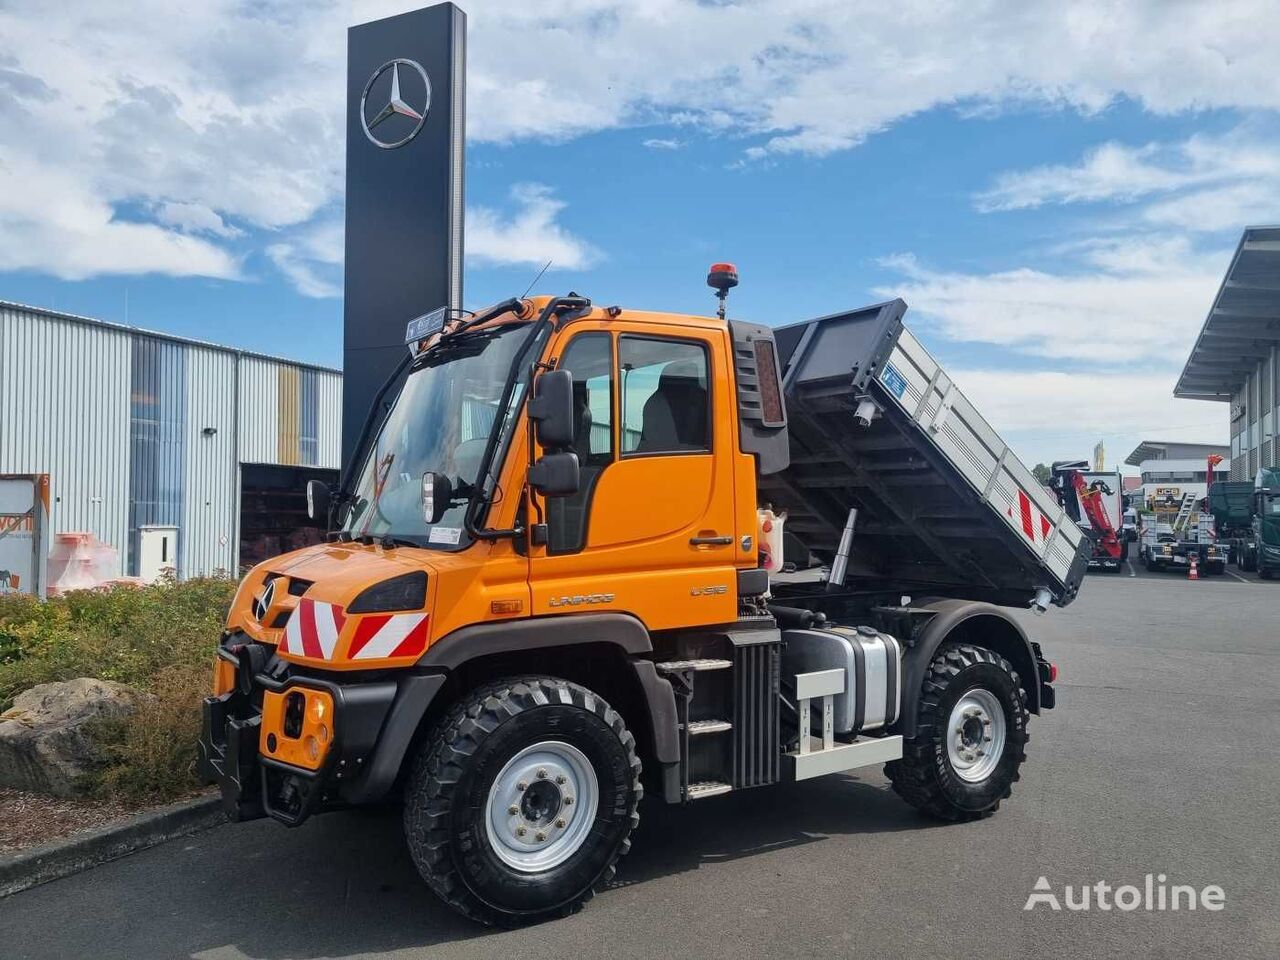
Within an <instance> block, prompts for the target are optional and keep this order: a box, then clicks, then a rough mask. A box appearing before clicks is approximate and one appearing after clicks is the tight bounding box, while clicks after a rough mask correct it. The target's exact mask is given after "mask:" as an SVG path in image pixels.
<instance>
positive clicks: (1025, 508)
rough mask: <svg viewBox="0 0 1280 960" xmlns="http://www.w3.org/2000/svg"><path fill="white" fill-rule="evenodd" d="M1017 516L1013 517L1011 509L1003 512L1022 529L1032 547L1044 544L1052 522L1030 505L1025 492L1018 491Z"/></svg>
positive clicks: (1051, 527)
mask: <svg viewBox="0 0 1280 960" xmlns="http://www.w3.org/2000/svg"><path fill="white" fill-rule="evenodd" d="M1017 507H1018V514H1017V516H1014V513H1013V507H1012V506H1011V507H1009V509H1008V510H1006V511H1005V513H1007V514H1008V515H1009V517H1010V518H1011V519H1012V520H1013V521H1014V523H1015V524H1019V525H1021V527H1022V535H1023V536H1024V537H1026V538H1027V540H1028V541H1030V543H1031V544H1032V545H1033V546H1036V545H1039V544H1041V543H1044V541H1045V540H1047V539H1048V538H1049V531H1050V530H1052V529H1053V522H1052V521H1051V520H1050V519H1049V518H1048V517H1046V516H1045V515H1044V514H1043V513H1041V512H1040V511H1039V510H1037V509H1036V507H1035V506H1034V505H1033V504H1032V503H1031V498H1030V497H1028V496H1027V494H1026V491H1023V490H1019V491H1018V504H1017Z"/></svg>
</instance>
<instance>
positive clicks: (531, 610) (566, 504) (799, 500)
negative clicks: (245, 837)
mask: <svg viewBox="0 0 1280 960" xmlns="http://www.w3.org/2000/svg"><path fill="white" fill-rule="evenodd" d="M708 281H709V283H710V285H711V286H712V287H713V288H715V289H716V290H717V292H718V293H719V294H720V295H721V302H722V303H723V294H724V293H725V292H726V290H727V289H728V287H730V286H732V285H733V284H734V283H736V281H737V273H736V270H733V268H732V267H731V266H730V265H727V264H721V265H717V268H716V269H715V270H713V271H712V273H711V275H710V276H709V278H708ZM905 310H906V305H905V304H904V303H903V302H902V301H900V300H894V301H890V302H888V303H883V304H876V305H874V306H871V307H867V308H864V309H861V310H853V311H849V312H844V313H839V314H833V315H831V316H828V317H823V318H820V319H818V320H812V321H807V322H802V323H796V324H792V325H790V326H786V327H781V328H778V329H773V328H770V327H768V326H763V325H760V324H754V323H748V322H744V321H741V320H737V319H726V318H724V316H723V311H721V314H722V315H721V316H716V317H696V316H685V315H678V314H671V313H654V312H644V311H638V310H633V309H631V308H629V307H619V306H598V305H596V304H593V303H592V302H591V301H590V300H589V299H588V298H586V297H583V296H579V295H577V294H573V293H571V294H569V295H567V296H551V297H547V296H543V297H533V298H528V299H525V298H516V299H511V300H507V301H504V302H502V303H499V304H496V305H494V306H492V307H489V308H487V309H484V310H480V311H478V312H477V313H475V314H473V315H470V316H468V317H466V318H465V319H460V318H455V317H452V316H451V315H450V314H448V313H447V312H446V311H444V310H439V311H436V312H434V313H433V314H428V315H426V316H424V317H420V318H417V319H416V320H414V321H412V322H411V323H410V324H409V328H408V330H407V332H406V342H407V346H408V350H407V356H406V357H405V359H404V362H403V364H402V366H401V369H399V370H397V371H396V373H395V375H393V377H392V378H391V379H389V380H388V382H387V385H385V386H384V388H383V390H382V391H381V392H380V394H379V395H378V396H377V397H376V398H375V401H374V405H373V409H371V411H370V413H369V416H368V418H367V420H366V423H365V429H364V435H363V437H362V439H361V442H360V443H359V444H358V446H357V449H356V451H355V453H354V454H353V456H352V458H351V460H350V462H349V463H348V465H347V467H346V470H345V472H344V475H343V478H342V481H341V483H340V487H339V489H337V490H329V489H328V488H327V487H325V486H324V485H322V484H319V483H314V482H313V483H312V484H310V485H309V486H308V500H309V503H310V506H311V509H312V510H313V512H314V513H315V514H316V515H318V516H325V515H328V517H329V519H330V524H331V528H332V532H331V534H330V535H329V537H328V540H327V542H325V543H323V544H319V545H314V546H310V547H306V548H303V549H301V550H297V551H294V552H291V553H286V554H283V555H281V556H279V557H275V558H272V559H270V560H267V561H265V562H264V563H261V564H259V565H258V566H256V567H254V568H253V569H252V570H251V571H250V572H249V573H248V574H247V575H246V576H245V578H244V580H243V581H242V583H241V584H240V586H239V589H238V591H237V593H236V596H235V599H234V601H233V603H232V606H231V609H230V612H229V614H228V616H227V620H226V626H225V631H224V633H223V636H222V639H221V642H220V644H219V647H218V650H217V657H216V660H215V666H214V692H213V694H212V695H211V696H210V697H208V698H207V699H206V700H205V701H204V705H203V723H202V732H201V735H200V741H199V751H200V758H201V770H202V771H203V773H204V774H205V776H206V778H207V779H208V780H209V781H211V782H213V783H216V784H218V786H219V788H220V790H221V794H222V801H223V805H224V808H225V809H226V811H227V813H228V815H229V816H230V817H231V818H232V819H237V820H247V819H252V818H256V817H263V816H269V817H272V818H274V819H276V820H278V821H280V822H281V823H283V824H285V825H288V826H296V825H298V824H300V823H303V822H305V821H306V820H307V819H308V818H309V817H311V816H313V815H316V814H320V813H323V812H324V811H326V810H330V809H333V808H336V807H342V806H350V805H358V804H368V803H374V802H377V801H380V800H382V799H383V798H385V797H388V796H396V795H398V796H401V797H403V801H404V806H403V820H404V832H405V837H406V841H407V844H408V848H409V851H410V854H411V856H412V859H413V862H414V864H415V865H416V866H417V868H418V870H419V872H420V873H421V875H422V876H423V878H424V880H425V881H426V883H427V885H428V886H429V887H430V888H431V889H432V890H433V891H435V892H436V893H437V894H438V895H439V896H440V897H441V898H443V899H444V900H445V901H446V902H447V903H448V904H450V905H451V906H452V907H454V908H455V909H457V910H459V911H460V912H462V913H464V914H466V915H467V916H469V917H472V918H474V919H476V920H478V921H480V922H483V923H488V924H503V925H509V924H518V923H524V922H531V921H536V920H540V919H545V918H549V917H555V916H563V915H565V914H567V913H570V912H573V911H574V910H576V909H578V908H579V907H581V906H582V904H583V903H585V902H586V901H587V900H588V899H590V897H591V896H592V895H593V893H594V891H596V890H597V889H599V888H600V887H601V886H602V885H603V884H605V883H606V882H607V881H608V880H609V879H610V878H611V877H612V876H613V874H614V870H615V868H616V865H617V862H618V860H619V858H620V857H621V856H622V855H623V854H624V853H625V852H626V851H627V849H628V848H629V845H630V836H631V833H632V831H633V829H634V828H635V826H636V824H637V822H638V817H639V814H638V806H637V805H638V802H639V800H640V798H641V795H642V794H643V793H646V792H652V793H655V794H656V795H657V796H658V797H659V798H661V799H662V800H664V801H666V802H668V803H672V804H686V803H691V802H699V803H702V802H714V801H713V800H712V799H711V798H714V797H717V796H721V795H723V794H728V793H735V792H738V791H742V790H748V789H756V788H762V787H766V786H768V785H770V784H775V783H779V782H783V781H799V780H807V779H810V778H813V777H818V776H823V775H827V774H832V773H837V772H840V771H846V770H852V769H857V768H860V767H871V766H881V765H884V766H885V769H886V772H887V774H888V776H889V779H890V781H891V782H892V784H893V788H894V790H895V791H896V792H897V793H898V794H899V795H900V796H901V797H902V798H903V799H904V800H905V801H906V802H907V803H909V804H911V805H913V806H915V807H917V808H919V809H920V810H922V811H924V812H926V813H927V814H930V815H932V816H934V817H937V818H939V819H942V820H946V821H965V820H974V819H978V818H982V817H986V816H988V815H990V814H991V813H993V812H994V811H995V810H996V808H997V807H999V805H1000V804H1001V802H1002V801H1003V800H1005V799H1006V798H1007V797H1009V796H1010V792H1011V790H1012V788H1013V785H1014V783H1015V781H1017V780H1018V779H1019V770H1020V768H1021V766H1022V764H1023V761H1024V759H1025V756H1026V743H1027V724H1028V719H1029V716H1030V715H1033V714H1040V713H1042V712H1043V711H1045V710H1048V709H1050V708H1052V707H1053V706H1054V704H1055V701H1056V694H1055V688H1054V686H1053V681H1054V680H1055V679H1056V676H1057V668H1056V667H1055V666H1054V665H1053V664H1051V663H1050V662H1049V660H1048V659H1047V658H1046V657H1045V655H1044V653H1043V652H1042V651H1041V648H1040V646H1039V644H1038V643H1036V642H1035V641H1034V640H1032V639H1030V638H1029V637H1028V636H1027V634H1026V632H1025V631H1024V629H1023V626H1022V623H1021V621H1020V620H1019V619H1017V618H1015V617H1014V616H1012V615H1011V614H1010V613H1009V612H1008V610H1007V609H1006V608H1022V609H1025V608H1028V607H1031V608H1032V609H1034V610H1036V611H1040V612H1043V611H1044V610H1045V609H1046V608H1048V607H1049V606H1052V605H1057V606H1065V605H1066V604H1069V603H1070V602H1071V601H1072V600H1073V598H1074V597H1075V596H1076V594H1077V591H1078V589H1079V587H1080V583H1081V580H1082V577H1083V573H1084V569H1085V565H1086V563H1087V561H1088V557H1089V554H1090V549H1091V548H1090V546H1089V543H1088V541H1087V539H1086V538H1085V537H1084V536H1083V534H1082V533H1081V531H1080V530H1079V528H1078V527H1077V526H1076V525H1075V524H1074V523H1072V522H1070V521H1069V520H1067V519H1064V516H1063V512H1062V510H1061V509H1059V508H1058V506H1057V505H1056V504H1054V503H1053V502H1052V498H1050V497H1049V496H1048V494H1047V493H1046V492H1045V491H1044V490H1043V488H1042V487H1041V486H1040V485H1039V484H1038V483H1036V481H1035V479H1034V478H1033V476H1032V474H1031V472H1030V471H1029V470H1028V469H1027V468H1026V467H1025V466H1024V465H1023V464H1022V463H1021V462H1019V461H1018V459H1017V458H1016V457H1015V456H1014V454H1013V453H1012V451H1011V450H1010V449H1009V448H1008V446H1007V445H1005V444H1004V442H1003V441H1001V440H1000V439H999V437H998V435H997V434H996V433H995V431H994V430H992V429H991V427H990V425H989V424H987V423H986V421H985V420H983V419H982V417H981V416H980V415H979V414H978V412H977V411H976V410H975V409H974V408H973V407H972V405H971V404H970V403H969V401H968V399H967V398H966V397H965V396H964V394H963V393H962V392H961V391H960V390H959V388H958V387H957V386H956V384H955V383H954V382H953V381H952V380H951V378H950V377H949V376H948V375H947V374H946V372H945V371H944V370H942V368H941V367H940V366H939V365H938V364H937V363H936V362H935V361H934V360H933V359H932V357H930V356H929V354H928V352H927V351H926V350H925V349H924V348H923V347H922V346H921V345H920V343H919V342H918V341H917V340H916V339H915V337H914V336H912V334H911V333H910V331H909V330H908V329H907V328H906V327H905V326H904V325H903V323H902V317H903V314H904V313H905ZM393 394H394V396H392V395H393ZM766 505H772V507H773V508H774V509H776V512H773V510H770V511H768V512H767V513H766V512H763V511H762V508H763V507H765V506H766ZM762 516H763V517H766V518H768V522H769V526H770V529H769V530H768V531H765V530H764V527H763V525H762V523H761V517H762ZM783 523H785V524H786V542H787V543H788V544H789V545H790V544H792V543H793V542H794V543H797V544H799V547H798V548H796V549H792V548H791V547H790V546H788V552H787V562H786V563H785V564H783V563H780V562H778V558H777V557H771V558H770V559H769V562H768V565H767V566H766V565H765V564H764V563H762V553H761V549H760V548H761V542H762V534H763V535H764V536H765V537H767V538H769V539H770V542H771V543H772V544H773V552H774V553H776V552H777V551H778V550H779V549H780V545H781V544H782V542H783V539H782V535H783V532H782V524H783ZM850 816H851V817H856V816H857V812H856V811H854V810H851V811H850Z"/></svg>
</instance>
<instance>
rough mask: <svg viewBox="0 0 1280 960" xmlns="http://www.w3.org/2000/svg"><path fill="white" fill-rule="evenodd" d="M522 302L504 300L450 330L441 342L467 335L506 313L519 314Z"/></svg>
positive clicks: (513, 299) (443, 334)
mask: <svg viewBox="0 0 1280 960" xmlns="http://www.w3.org/2000/svg"><path fill="white" fill-rule="evenodd" d="M522 302H523V301H521V300H520V299H519V298H518V297H512V298H511V299H510V300H503V301H502V302H501V303H495V304H494V305H493V306H492V307H490V308H489V309H488V310H485V311H482V312H481V313H477V314H475V315H474V316H473V317H472V318H471V319H470V320H468V321H467V322H466V323H462V324H459V325H458V326H456V327H454V328H453V329H452V330H448V331H446V332H444V333H442V334H440V342H441V343H443V342H444V341H446V340H452V339H453V338H454V337H456V336H458V335H459V334H463V333H466V332H467V331H468V330H470V329H471V328H472V327H475V326H479V325H480V324H482V323H484V322H486V321H488V320H492V319H493V318H494V317H500V316H502V315H503V314H504V313H512V312H515V313H518V312H519V311H520V308H521V305H522Z"/></svg>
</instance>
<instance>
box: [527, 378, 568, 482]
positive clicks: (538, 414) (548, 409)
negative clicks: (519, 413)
mask: <svg viewBox="0 0 1280 960" xmlns="http://www.w3.org/2000/svg"><path fill="white" fill-rule="evenodd" d="M529 419H530V420H532V421H533V424H534V429H535V430H536V432H537V437H538V443H540V444H542V446H544V447H547V448H548V449H553V450H554V449H558V448H560V447H567V446H569V444H571V443H573V440H574V416H573V374H571V373H570V372H569V371H568V370H548V371H547V372H546V373H544V374H542V375H541V376H540V377H538V379H537V380H535V381H533V399H531V400H530V401H529ZM575 469H576V468H575Z"/></svg>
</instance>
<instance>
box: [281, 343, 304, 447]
mask: <svg viewBox="0 0 1280 960" xmlns="http://www.w3.org/2000/svg"><path fill="white" fill-rule="evenodd" d="M299 379H300V378H299V377H298V368H297V367H287V366H285V365H284V364H281V365H280V368H279V374H278V377H277V380H276V383H277V397H278V400H277V409H278V410H279V411H280V413H279V418H280V419H279V431H280V432H279V434H278V435H277V437H276V463H283V464H288V465H289V466H291V467H292V466H297V465H298V464H299V463H301V462H302V459H301V452H300V449H301V446H302V436H301V426H300V421H301V419H302V418H301V411H300V409H299V406H300V404H299V394H300V393H301V388H300V386H299Z"/></svg>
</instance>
